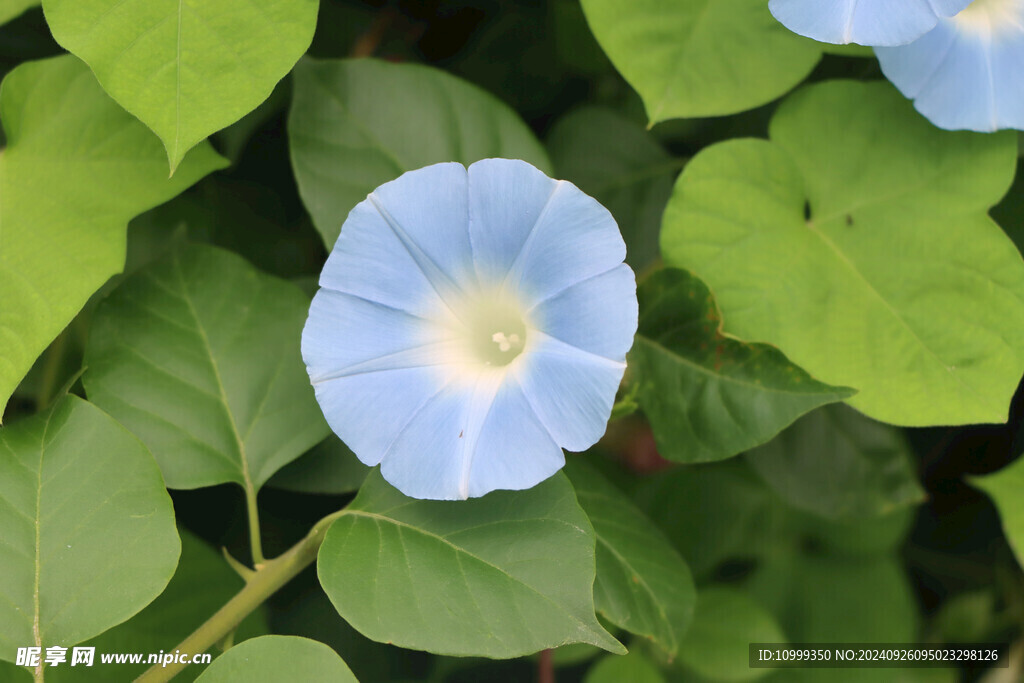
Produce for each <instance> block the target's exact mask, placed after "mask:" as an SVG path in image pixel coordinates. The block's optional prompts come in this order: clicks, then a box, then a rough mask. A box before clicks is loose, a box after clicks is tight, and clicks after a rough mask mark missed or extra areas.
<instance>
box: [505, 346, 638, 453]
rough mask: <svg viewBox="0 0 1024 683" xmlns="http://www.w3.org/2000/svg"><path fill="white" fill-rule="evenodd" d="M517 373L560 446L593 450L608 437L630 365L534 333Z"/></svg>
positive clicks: (535, 408) (529, 397)
mask: <svg viewBox="0 0 1024 683" xmlns="http://www.w3.org/2000/svg"><path fill="white" fill-rule="evenodd" d="M524 355H525V356H526V357H525V358H524V359H523V362H522V363H520V364H519V366H518V367H517V369H516V375H517V379H518V381H519V383H520V385H521V386H522V388H523V393H524V394H525V395H526V398H527V400H528V401H529V402H530V405H531V406H532V407H533V410H534V411H535V413H536V414H537V417H538V418H539V419H540V421H541V423H542V424H543V425H544V427H545V428H546V429H547V430H548V432H549V433H550V434H551V435H552V436H553V437H554V439H555V441H556V442H558V444H559V445H560V446H562V447H563V448H566V449H568V450H570V451H583V450H586V449H587V448H590V447H591V446H593V445H594V444H595V443H597V440H598V439H600V438H601V436H602V435H603V434H604V431H605V427H606V426H607V424H608V418H609V417H610V416H611V411H612V404H613V403H614V401H615V392H616V390H617V389H618V386H619V382H621V381H622V374H623V372H625V369H626V364H625V363H624V362H620V361H613V360H609V359H607V358H604V357H602V356H597V355H594V354H591V353H588V352H586V351H582V350H580V349H578V348H576V347H574V346H569V345H568V344H566V343H565V342H562V341H559V340H557V339H555V338H553V337H549V336H547V335H545V334H543V333H542V332H534V333H533V334H532V335H531V337H530V339H529V340H528V341H527V349H526V351H525V352H524Z"/></svg>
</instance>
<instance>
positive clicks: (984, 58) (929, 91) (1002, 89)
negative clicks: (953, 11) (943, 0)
mask: <svg viewBox="0 0 1024 683" xmlns="http://www.w3.org/2000/svg"><path fill="white" fill-rule="evenodd" d="M875 53H876V54H877V55H878V61H879V63H880V64H881V66H882V71H883V73H885V75H886V77H887V78H888V79H889V80H890V81H892V82H893V84H894V85H895V86H896V87H897V88H899V89H900V91H901V92H902V93H903V94H904V95H905V96H906V97H908V98H910V99H913V100H914V106H915V107H917V110H918V111H920V112H921V113H922V114H924V115H925V116H926V117H928V118H929V119H930V120H931V122H932V123H934V124H935V125H936V126H938V127H940V128H946V129H950V130H959V129H967V130H976V131H994V130H999V129H1001V128H1019V129H1024V0H975V1H974V2H973V3H971V5H970V6H969V7H968V8H967V9H965V10H964V11H962V12H960V13H959V14H957V15H956V16H955V17H952V18H949V19H942V20H940V21H939V23H938V25H937V26H936V27H935V28H934V29H933V30H932V31H930V32H929V33H927V34H926V35H925V36H923V37H922V38H919V39H918V40H916V41H914V42H913V43H911V44H909V45H904V46H901V47H890V48H878V49H876V50H875Z"/></svg>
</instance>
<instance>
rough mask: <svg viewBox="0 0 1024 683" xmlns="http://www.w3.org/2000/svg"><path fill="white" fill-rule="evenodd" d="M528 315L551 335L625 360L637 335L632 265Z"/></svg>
mask: <svg viewBox="0 0 1024 683" xmlns="http://www.w3.org/2000/svg"><path fill="white" fill-rule="evenodd" d="M529 316H530V319H531V321H532V323H533V325H534V326H535V327H536V328H537V329H539V330H541V331H543V332H544V333H545V334H547V335H549V336H552V337H555V338H556V339H560V340H561V341H563V342H565V343H567V344H569V345H570V346H575V347H577V348H579V349H583V350H584V351H588V352H590V353H593V354H596V355H598V356H604V357H605V358H608V359H610V360H617V361H623V360H625V359H626V352H627V351H629V349H630V347H631V346H632V345H633V335H634V334H636V326H637V301H636V277H635V276H634V275H633V271H632V269H631V268H630V267H629V266H627V265H626V264H620V265H619V266H617V267H616V268H613V269H612V270H609V271H608V272H606V273H602V274H601V275H598V276H596V277H592V278H590V279H587V280H584V281H583V282H580V283H577V284H575V285H573V286H572V287H569V288H568V289H566V290H565V291H563V292H561V293H559V294H557V295H555V296H554V297H552V298H550V299H547V300H546V301H543V302H541V303H540V304H538V305H537V306H536V307H535V308H534V309H533V310H532V311H531V312H530V314H529Z"/></svg>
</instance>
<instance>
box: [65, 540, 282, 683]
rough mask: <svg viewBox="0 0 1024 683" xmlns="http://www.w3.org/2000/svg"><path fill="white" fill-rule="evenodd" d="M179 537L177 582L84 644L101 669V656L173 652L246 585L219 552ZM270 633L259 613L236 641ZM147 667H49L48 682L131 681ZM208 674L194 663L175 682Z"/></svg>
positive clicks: (244, 624) (242, 628)
mask: <svg viewBox="0 0 1024 683" xmlns="http://www.w3.org/2000/svg"><path fill="white" fill-rule="evenodd" d="M179 533H180V534H181V560H179V562H178V569H177V571H176V572H175V573H174V577H173V578H172V579H171V582H170V583H168V584H167V588H166V589H165V590H164V592H163V593H161V594H160V597H158V598H157V599H156V600H154V601H153V602H151V603H150V604H149V606H147V607H146V609H144V610H142V611H141V612H139V613H138V614H136V615H135V616H134V617H132V618H131V619H129V620H128V621H126V622H124V623H123V624H119V625H118V626H115V627H114V628H112V629H110V630H109V631H106V632H105V633H103V634H101V635H99V636H97V637H95V638H93V639H91V640H88V641H86V642H85V643H83V644H82V645H83V646H84V647H95V648H96V656H95V660H96V664H99V656H100V653H111V652H139V653H146V654H148V653H154V652H160V651H161V650H163V651H165V652H173V648H174V646H175V645H177V644H178V643H180V642H181V641H182V640H184V639H185V637H186V636H187V635H189V634H190V633H191V632H192V631H194V630H195V628H196V626H198V625H199V624H202V623H203V622H204V621H206V619H208V618H209V616H210V615H211V614H213V613H214V612H216V611H217V610H218V609H220V608H221V607H222V606H223V605H224V603H226V602H227V601H228V600H230V599H231V598H232V597H234V595H235V594H236V593H237V592H238V591H239V590H241V588H242V586H244V585H245V582H244V581H243V580H242V578H241V577H240V576H239V575H238V574H236V573H235V572H234V570H232V569H231V567H229V566H228V564H227V562H225V561H224V558H223V557H222V556H221V555H220V553H218V552H217V551H216V550H214V549H213V548H211V547H210V546H208V545H207V544H206V543H205V542H203V541H202V540H200V539H199V538H198V537H196V536H193V535H192V534H191V533H189V532H188V531H185V530H184V529H180V530H179ZM266 632H267V619H266V613H265V611H264V609H263V608H260V609H258V610H256V611H255V612H253V613H252V614H251V615H249V616H248V617H247V618H246V619H245V621H243V622H242V623H241V625H240V626H239V627H238V630H237V631H236V632H235V642H239V641H241V640H245V639H246V638H250V637H253V636H255V635H262V634H264V633H266ZM211 649H213V648H211ZM193 654H196V653H193ZM148 668H149V665H148V664H135V665H132V664H120V665H113V664H108V665H104V666H96V665H94V666H92V667H82V666H75V667H66V666H60V667H53V668H47V670H46V680H47V682H48V683H63V682H64V681H67V683H91V682H95V683H107V682H108V681H110V680H114V679H116V680H124V681H127V680H133V679H134V678H135V677H136V676H139V675H140V674H141V673H142V672H143V671H145V670H146V669H148ZM204 669H205V666H203V665H200V664H190V665H189V666H187V667H185V668H184V669H183V670H182V671H181V673H179V674H177V675H176V676H175V677H174V680H175V682H176V683H177V682H178V681H192V680H195V678H196V676H198V675H199V674H200V673H202V672H203V670H204Z"/></svg>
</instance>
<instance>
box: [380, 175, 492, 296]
mask: <svg viewBox="0 0 1024 683" xmlns="http://www.w3.org/2000/svg"><path fill="white" fill-rule="evenodd" d="M467 182H468V181H467V175H466V167H465V166H463V165H462V164H459V163H455V162H449V163H443V164H434V165H433V166H427V167H426V168H421V169H418V170H416V171H409V172H408V173H405V174H403V175H402V176H401V177H399V178H398V179H397V180H393V181H391V182H390V183H384V184H383V185H381V186H380V187H378V188H377V189H376V190H374V191H373V192H371V193H370V196H369V197H368V199H369V201H370V202H371V203H372V204H373V205H374V206H375V207H376V208H377V210H378V211H379V212H380V213H381V215H382V216H384V218H385V219H386V220H387V222H388V225H389V227H390V228H391V230H392V231H393V232H394V233H395V234H397V235H399V236H400V238H401V239H402V242H403V244H404V245H405V247H406V249H407V250H408V251H410V252H411V253H412V254H413V257H414V258H415V260H416V262H417V263H418V264H419V266H420V270H422V271H424V272H425V273H426V275H427V277H428V278H429V279H430V280H431V282H432V284H434V285H435V286H436V287H438V288H441V287H443V286H448V285H449V283H454V284H455V285H456V286H457V287H458V288H459V289H461V290H465V289H468V288H471V287H473V286H475V285H476V273H475V270H474V267H473V250H472V248H471V247H470V243H469V197H468V194H467Z"/></svg>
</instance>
